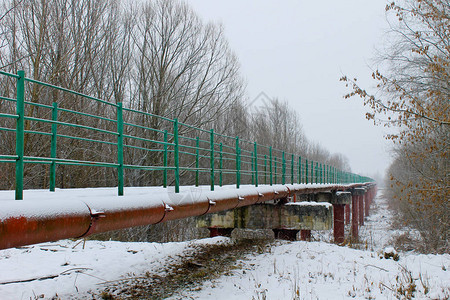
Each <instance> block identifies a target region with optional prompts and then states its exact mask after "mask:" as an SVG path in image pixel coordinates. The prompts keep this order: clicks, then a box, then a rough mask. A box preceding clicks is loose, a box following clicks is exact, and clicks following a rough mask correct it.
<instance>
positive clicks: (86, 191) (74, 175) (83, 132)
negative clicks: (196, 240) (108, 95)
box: [0, 71, 376, 249]
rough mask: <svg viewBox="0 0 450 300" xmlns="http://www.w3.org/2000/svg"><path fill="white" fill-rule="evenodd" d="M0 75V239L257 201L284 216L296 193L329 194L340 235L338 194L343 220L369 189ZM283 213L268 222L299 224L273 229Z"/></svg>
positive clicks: (14, 240) (245, 146)
mask: <svg viewBox="0 0 450 300" xmlns="http://www.w3.org/2000/svg"><path fill="white" fill-rule="evenodd" d="M0 75H1V77H2V78H1V80H2V84H3V85H4V86H5V87H9V88H5V89H4V94H3V95H1V96H0V101H1V102H0V104H1V105H0V137H1V141H2V142H1V143H2V147H1V148H0V168H1V173H0V174H1V180H2V181H3V185H2V188H3V189H5V191H1V192H0V249H4V248H9V247H18V246H22V245H27V244H33V243H39V242H45V241H54V240H59V239H63V238H76V237H83V236H88V235H90V234H94V233H100V232H105V231H110V230H116V229H122V228H128V227H133V226H139V225H148V224H157V223H160V222H165V221H169V220H175V219H182V218H186V217H190V216H202V215H206V214H214V213H219V212H223V211H226V210H230V209H239V208H241V207H246V206H251V205H260V204H261V203H271V204H272V206H271V208H270V209H269V210H268V211H269V212H270V211H272V210H273V211H274V210H277V211H279V213H282V212H284V211H286V215H287V216H291V215H290V214H291V211H293V210H292V209H291V208H289V209H287V208H283V211H280V210H279V207H280V205H284V206H283V207H287V206H286V205H287V204H289V203H297V202H299V199H303V198H302V195H316V196H314V197H306V198H304V199H306V200H308V201H313V202H328V203H331V205H332V206H333V210H334V212H333V216H334V219H335V220H334V227H335V239H336V241H338V242H339V241H341V240H342V238H343V237H342V233H341V231H342V230H343V229H342V228H343V224H344V219H343V218H344V208H345V207H346V205H348V207H350V204H351V203H353V204H352V207H353V208H352V212H353V216H354V217H353V218H352V220H353V219H355V216H359V217H358V218H360V216H361V215H364V214H365V211H364V210H363V211H360V208H359V207H364V204H360V205H359V206H357V205H356V204H355V203H359V202H361V201H359V202H358V201H357V200H355V199H359V198H358V197H362V198H361V199H366V200H363V201H362V202H361V203H366V204H365V205H366V206H365V207H366V209H367V211H368V207H369V206H370V201H371V199H373V197H374V191H376V187H375V183H374V181H373V180H372V179H371V178H368V177H364V176H360V175H358V174H353V173H350V172H345V171H343V170H339V169H338V168H336V167H334V166H332V165H328V164H326V163H324V162H317V161H313V160H310V159H308V158H307V157H302V156H301V155H299V154H296V153H288V152H286V151H283V150H280V149H279V148H283V145H274V146H272V145H261V144H258V143H256V142H254V141H249V140H245V139H242V138H239V137H238V136H234V137H233V136H228V135H225V134H221V133H217V132H215V131H214V130H213V129H209V130H207V129H204V128H197V127H194V126H191V125H189V124H185V123H183V122H180V121H179V120H178V119H170V118H167V117H163V116H158V115H154V114H151V113H149V112H146V111H142V110H138V109H135V108H134V107H133V105H131V103H112V102H108V101H106V100H102V99H98V98H95V97H92V96H89V95H84V94H82V93H79V92H76V91H72V90H69V89H66V88H63V87H59V86H55V85H52V84H49V83H45V82H41V81H38V80H35V79H31V78H27V77H26V76H25V74H24V72H23V71H19V72H18V73H17V74H12V73H6V72H3V71H1V72H0ZM36 91H38V92H36ZM148 185H151V186H148ZM102 186H115V187H114V188H107V187H102ZM142 186H146V187H142ZM8 187H12V188H13V189H10V190H7V189H8ZM44 189H46V190H44ZM342 192H347V193H348V194H347V195H350V196H348V197H347V196H345V197H343V196H340V194H339V193H342ZM365 196H366V197H365ZM364 197H365V198H364ZM353 198H354V199H353ZM320 199H325V200H324V201H322V200H320ZM338 199H341V200H338ZM342 199H344V200H342ZM369 200H370V201H369ZM355 201H357V202H355ZM302 202H304V201H302ZM355 207H357V210H356V211H354V208H355ZM288 210H289V212H288ZM264 211H267V209H264ZM297 211H298V210H297ZM268 214H270V213H266V215H263V216H262V217H263V218H270V216H269V215H268ZM296 214H299V213H298V212H297V213H296ZM347 215H350V214H349V213H347ZM336 216H338V218H340V219H339V220H338V223H336ZM291 217H292V216H291ZM341 219H342V222H341ZM283 220H284V219H283ZM283 220H282V219H280V220H278V221H277V222H278V223H277V224H278V225H276V226H278V227H281V228H273V229H274V230H297V229H298V230H301V226H300V225H299V226H294V227H295V228H297V229H292V228H283V227H286V226H288V225H283V224H285V223H283V222H284V221H283ZM280 222H281V223H280ZM352 222H353V221H352ZM358 222H359V223H358V224H360V223H362V221H361V220H359V221H358ZM241 223H242V222H241ZM300 223H301V222H300ZM341 223H342V224H341ZM248 224H250V223H248ZM252 224H254V223H252ZM264 224H266V225H264V226H269V225H267V224H269V223H267V222H266V223H264ZM270 224H275V223H270ZM280 224H281V225H280ZM286 224H287V223H286ZM210 225H211V224H210ZM341 225H342V226H341ZM211 226H212V227H210V228H219V227H218V226H220V225H217V224H216V225H211ZM229 226H232V225H229ZM233 226H234V225H233ZM236 226H237V225H236ZM248 226H249V225H248ZM252 226H256V225H252ZM261 226H263V225H261ZM270 226H272V225H270ZM273 226H275V225H273ZM289 226H291V225H289ZM354 226H355V225H352V230H353V228H354ZM357 226H358V225H356V227H357ZM336 227H338V228H337V229H338V232H337V233H336ZM341 227H342V228H341ZM299 228H300V229H299ZM304 230H310V229H304ZM213 232H216V233H217V232H219V231H217V230H215V231H213ZM277 232H279V231H277ZM352 232H353V231H352ZM336 234H337V235H336ZM354 234H357V230H356V232H355V233H354Z"/></svg>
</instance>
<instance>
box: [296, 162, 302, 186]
mask: <svg viewBox="0 0 450 300" xmlns="http://www.w3.org/2000/svg"><path fill="white" fill-rule="evenodd" d="M302 175H303V174H302V157H301V156H299V157H298V178H297V183H299V184H300V183H303V177H302Z"/></svg>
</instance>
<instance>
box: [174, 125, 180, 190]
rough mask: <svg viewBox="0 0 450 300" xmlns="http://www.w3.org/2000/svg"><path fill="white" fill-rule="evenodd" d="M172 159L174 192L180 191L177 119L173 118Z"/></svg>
mask: <svg viewBox="0 0 450 300" xmlns="http://www.w3.org/2000/svg"><path fill="white" fill-rule="evenodd" d="M173 140H174V149H173V161H174V164H175V193H179V192H180V163H179V141H178V119H176V118H175V119H174V120H173Z"/></svg>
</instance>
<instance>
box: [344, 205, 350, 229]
mask: <svg viewBox="0 0 450 300" xmlns="http://www.w3.org/2000/svg"><path fill="white" fill-rule="evenodd" d="M348 224H350V204H347V205H345V225H348Z"/></svg>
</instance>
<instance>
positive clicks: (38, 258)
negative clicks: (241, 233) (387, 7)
mask: <svg viewBox="0 0 450 300" xmlns="http://www.w3.org/2000/svg"><path fill="white" fill-rule="evenodd" d="M375 201H376V202H375V204H374V209H373V210H372V215H371V216H370V217H369V218H368V219H367V222H366V225H365V227H364V228H363V229H362V230H361V233H362V235H363V237H362V238H363V239H366V240H367V241H368V243H367V245H368V248H369V250H370V249H373V251H369V250H356V249H351V248H348V247H340V246H337V245H333V244H328V243H326V242H301V241H298V242H286V241H279V242H276V243H275V245H274V246H272V247H271V248H270V251H267V252H265V253H260V254H253V255H247V256H246V257H245V259H241V260H238V261H236V262H235V266H236V267H235V268H233V269H232V271H231V272H227V273H226V274H224V275H222V276H221V277H219V278H217V279H213V280H208V281H206V282H204V283H203V285H202V286H200V287H195V288H192V289H190V290H182V291H178V292H177V293H176V294H174V295H173V296H172V297H171V299H215V300H219V299H226V300H231V299H407V295H408V293H409V294H412V295H414V297H415V299H448V298H449V295H450V271H449V269H450V255H449V254H446V255H421V254H416V253H413V252H409V253H399V255H400V259H399V260H398V261H394V260H393V259H385V258H380V254H381V253H382V252H383V251H382V250H383V249H384V248H385V247H387V246H389V240H390V235H391V233H392V231H391V230H390V229H389V225H390V222H391V221H390V215H389V211H388V210H387V209H386V205H385V203H384V202H383V199H382V198H381V197H378V198H377V199H376V200H375ZM218 243H225V244H226V243H231V240H230V239H228V238H210V239H203V240H196V241H192V242H182V243H165V244H160V243H120V242H99V241H86V242H84V241H82V240H80V241H69V240H64V241H59V242H56V243H45V244H39V245H34V246H28V247H23V248H18V249H17V248H15V249H7V250H1V251H0V299H1V300H3V299H41V298H43V299H52V298H53V297H54V296H56V295H57V296H58V297H59V298H60V299H92V294H93V293H94V294H97V295H98V294H99V293H101V291H102V290H103V289H104V288H105V286H106V285H107V284H108V282H114V281H117V280H120V279H122V278H127V277H130V276H141V275H142V274H144V273H146V272H150V273H154V274H162V273H164V272H165V271H164V266H165V265H166V264H173V263H176V262H177V261H178V260H180V257H183V255H187V254H188V253H192V251H195V250H194V248H195V246H196V245H205V244H209V245H215V244H218ZM55 299H57V298H55Z"/></svg>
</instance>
